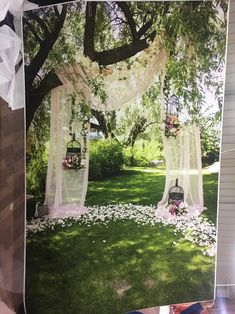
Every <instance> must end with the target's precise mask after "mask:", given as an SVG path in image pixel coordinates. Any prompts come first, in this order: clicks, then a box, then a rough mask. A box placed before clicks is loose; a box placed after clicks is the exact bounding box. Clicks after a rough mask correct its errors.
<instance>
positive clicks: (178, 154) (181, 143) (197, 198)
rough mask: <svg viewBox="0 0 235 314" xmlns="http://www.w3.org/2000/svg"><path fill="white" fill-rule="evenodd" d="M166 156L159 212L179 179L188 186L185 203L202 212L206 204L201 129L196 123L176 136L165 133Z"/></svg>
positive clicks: (197, 211)
mask: <svg viewBox="0 0 235 314" xmlns="http://www.w3.org/2000/svg"><path fill="white" fill-rule="evenodd" d="M163 145H164V156H165V160H166V177H165V189H164V193H163V197H162V199H161V201H160V202H159V203H158V205H157V207H158V212H159V211H162V210H164V209H165V208H166V206H167V203H168V192H169V189H170V188H171V187H172V186H174V185H175V182H176V179H178V180H179V185H180V186H181V187H182V188H183V189H184V200H185V204H186V205H187V206H188V208H189V214H199V213H200V212H202V211H203V210H204V209H205V208H204V201H203V186H202V164H201V143H200V130H199V128H198V127H197V126H196V125H186V126H183V127H182V129H181V132H180V134H179V135H178V136H177V137H176V138H172V137H169V138H167V137H165V136H164V134H163Z"/></svg>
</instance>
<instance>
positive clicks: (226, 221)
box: [216, 1, 235, 297]
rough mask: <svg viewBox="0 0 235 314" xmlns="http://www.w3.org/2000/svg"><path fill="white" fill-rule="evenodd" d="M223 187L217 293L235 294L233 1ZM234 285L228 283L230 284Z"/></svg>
mask: <svg viewBox="0 0 235 314" xmlns="http://www.w3.org/2000/svg"><path fill="white" fill-rule="evenodd" d="M221 152H222V154H221V171H220V188H219V215H218V250H217V279H216V284H217V285H222V286H220V287H218V288H217V294H218V295H223V296H227V297H231V296H235V293H234V292H235V1H230V9H229V20H228V46H227V63H226V77H225V99H224V114H223V131H222V146H221ZM231 284H232V285H233V284H234V286H226V285H231Z"/></svg>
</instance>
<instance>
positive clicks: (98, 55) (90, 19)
mask: <svg viewBox="0 0 235 314" xmlns="http://www.w3.org/2000/svg"><path fill="white" fill-rule="evenodd" d="M117 3H118V5H119V7H120V8H121V9H122V10H124V11H123V12H124V14H125V16H126V18H127V21H128V24H129V26H130V29H131V32H132V34H133V36H134V37H133V41H132V42H131V43H129V44H126V45H122V46H120V47H117V48H113V49H110V50H104V51H101V52H97V51H95V48H94V39H95V38H94V37H95V18H96V7H97V2H93V1H92V2H88V3H87V7H86V23H85V34H84V55H85V56H87V57H89V58H90V59H91V60H92V61H96V62H98V63H99V64H100V65H104V66H106V65H109V64H113V63H117V62H120V61H122V60H124V59H127V58H130V57H132V56H134V55H135V54H136V53H138V52H140V51H142V50H143V49H145V48H147V47H148V46H149V45H148V43H147V38H150V40H153V39H154V37H155V36H156V32H155V31H154V32H152V33H151V34H150V35H149V36H146V37H145V38H144V39H139V38H140V37H141V36H142V35H143V34H144V31H146V30H148V29H149V28H150V27H151V25H150V24H151V23H152V21H150V22H147V23H146V24H145V25H144V26H143V28H141V29H140V30H139V33H137V31H136V29H135V27H136V24H135V21H134V19H133V17H132V16H130V15H131V11H130V8H129V7H128V5H127V4H126V3H125V2H120V1H119V2H117Z"/></svg>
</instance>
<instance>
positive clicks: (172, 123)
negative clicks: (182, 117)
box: [164, 115, 181, 138]
mask: <svg viewBox="0 0 235 314" xmlns="http://www.w3.org/2000/svg"><path fill="white" fill-rule="evenodd" d="M164 123H165V136H166V137H167V138H168V137H170V136H172V137H176V136H177V135H178V134H179V132H180V128H181V126H180V121H179V118H178V117H177V116H175V115H167V116H166V119H165V120H164Z"/></svg>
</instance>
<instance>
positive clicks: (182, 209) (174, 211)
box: [167, 200, 188, 216]
mask: <svg viewBox="0 0 235 314" xmlns="http://www.w3.org/2000/svg"><path fill="white" fill-rule="evenodd" d="M167 209H168V210H169V213H170V214H171V215H178V216H179V215H183V214H185V213H187V212H188V210H187V207H186V206H185V204H184V202H183V201H182V200H173V201H172V202H171V203H170V204H168V206H167Z"/></svg>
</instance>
